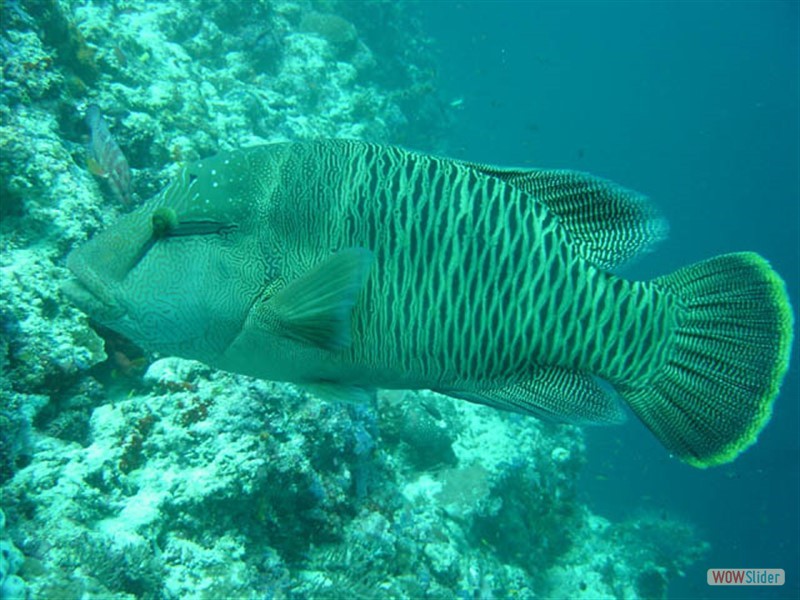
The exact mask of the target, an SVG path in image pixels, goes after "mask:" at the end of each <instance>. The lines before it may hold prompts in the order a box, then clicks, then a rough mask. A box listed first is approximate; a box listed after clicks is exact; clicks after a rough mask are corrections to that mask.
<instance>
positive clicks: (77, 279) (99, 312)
mask: <svg viewBox="0 0 800 600" xmlns="http://www.w3.org/2000/svg"><path fill="white" fill-rule="evenodd" d="M67 267H68V268H69V270H70V271H71V272H72V275H73V276H72V277H71V278H69V279H67V280H66V281H64V282H63V283H62V284H61V291H62V293H63V294H64V295H65V296H66V297H67V298H68V299H69V300H70V301H71V302H72V303H73V304H74V305H75V306H77V307H78V308H79V309H80V310H81V311H83V312H84V313H86V314H87V315H89V316H90V317H92V318H93V319H95V320H96V321H99V322H100V323H103V324H108V323H111V322H113V321H116V320H119V319H120V318H122V317H123V316H124V315H125V313H126V310H125V309H124V308H123V306H122V305H121V304H120V303H119V302H118V301H117V300H116V298H115V296H114V294H113V292H112V290H111V286H109V285H107V284H105V283H104V282H103V279H102V277H100V276H99V275H98V274H97V273H95V272H94V271H93V270H92V269H91V268H89V267H88V266H86V264H85V262H84V261H82V260H80V258H79V254H78V253H76V252H73V253H71V254H70V255H69V256H68V257H67Z"/></svg>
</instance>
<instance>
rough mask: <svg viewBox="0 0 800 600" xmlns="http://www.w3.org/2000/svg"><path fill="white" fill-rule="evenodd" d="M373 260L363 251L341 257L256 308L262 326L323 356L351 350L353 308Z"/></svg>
mask: <svg viewBox="0 0 800 600" xmlns="http://www.w3.org/2000/svg"><path fill="white" fill-rule="evenodd" d="M372 260H373V254H372V252H370V251H369V250H365V249H364V248H347V249H344V250H341V251H339V252H337V253H336V254H334V255H333V256H331V257H330V258H328V259H327V260H325V261H323V262H322V263H320V264H318V265H317V266H315V267H314V268H312V269H311V270H310V271H308V272H307V273H306V274H304V275H302V276H301V277H299V278H297V279H295V280H294V281H292V282H290V283H289V284H288V285H287V286H286V287H285V288H283V289H282V290H280V291H279V292H278V293H277V294H275V296H273V297H272V298H270V299H269V300H268V301H266V302H265V303H264V304H263V305H262V306H260V307H258V309H257V312H258V313H259V317H258V318H259V320H260V321H261V325H262V326H264V327H267V328H268V329H270V330H271V331H272V332H273V333H275V334H276V335H281V336H284V337H287V338H290V339H293V340H296V341H299V342H302V343H305V344H310V345H312V346H317V347H319V348H324V349H325V350H342V349H344V348H347V347H348V346H350V344H351V342H352V332H351V326H352V324H351V316H352V312H353V307H354V306H355V304H356V300H357V299H358V294H359V292H360V291H361V290H362V289H363V287H364V284H365V282H366V280H367V276H368V275H369V270H370V267H371V265H372Z"/></svg>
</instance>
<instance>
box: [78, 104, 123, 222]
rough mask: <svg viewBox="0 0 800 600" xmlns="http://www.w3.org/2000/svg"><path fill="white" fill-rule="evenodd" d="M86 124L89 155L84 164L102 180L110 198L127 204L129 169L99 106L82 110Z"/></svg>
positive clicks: (91, 105) (92, 105)
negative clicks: (111, 196) (109, 193)
mask: <svg viewBox="0 0 800 600" xmlns="http://www.w3.org/2000/svg"><path fill="white" fill-rule="evenodd" d="M85 120H86V125H87V126H88V127H89V132H90V139H89V156H88V158H87V164H88V166H89V171H91V172H92V174H94V175H96V176H97V177H100V178H102V179H104V180H105V181H106V182H107V183H108V187H109V188H110V189H111V193H112V194H113V195H114V198H116V199H117V201H119V202H120V203H121V204H122V205H123V206H129V205H130V204H131V169H130V167H129V166H128V161H127V159H126V158H125V155H124V154H123V153H122V150H120V147H119V145H117V142H116V141H115V140H114V137H113V136H112V135H111V132H110V131H109V130H108V125H107V124H106V121H105V119H104V118H103V113H102V112H101V110H100V107H99V106H97V105H96V104H90V105H89V107H88V108H87V109H86V116H85Z"/></svg>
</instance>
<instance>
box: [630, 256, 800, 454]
mask: <svg viewBox="0 0 800 600" xmlns="http://www.w3.org/2000/svg"><path fill="white" fill-rule="evenodd" d="M655 283H656V285H658V286H660V287H662V288H665V289H668V290H670V291H671V292H672V293H674V294H675V295H676V296H678V298H680V304H681V305H682V311H681V312H682V314H681V315H680V317H679V325H678V328H677V332H676V334H675V336H674V339H673V341H672V348H671V350H670V354H669V356H668V357H667V359H666V362H665V364H664V366H663V367H662V369H661V370H660V371H659V372H658V374H657V375H656V376H655V377H654V378H653V379H652V380H651V381H650V382H649V384H648V385H647V386H643V387H638V388H631V387H627V388H625V387H623V388H621V389H620V392H621V393H622V395H623V397H624V398H625V399H626V400H627V401H628V403H629V404H630V405H631V407H632V408H633V410H634V412H636V414H637V415H638V416H639V418H641V419H642V421H644V423H645V424H646V425H647V426H648V427H649V428H650V429H651V430H652V431H653V433H655V435H656V436H657V437H658V438H659V439H660V440H661V442H662V443H663V444H664V445H665V446H666V447H667V448H668V449H669V450H670V451H671V452H673V453H674V454H675V455H677V456H678V457H679V458H681V459H682V460H684V461H686V462H687V463H689V464H691V465H694V466H696V467H708V466H712V465H718V464H722V463H726V462H730V461H732V460H733V459H734V458H736V456H737V455H739V454H740V453H741V452H743V451H744V450H745V449H746V448H747V447H748V446H750V445H751V444H753V443H755V441H756V438H757V437H758V434H759V432H760V431H761V430H762V429H763V428H764V426H765V425H766V424H767V422H768V421H769V418H770V416H771V414H772V403H773V401H774V400H775V398H776V396H777V395H778V390H779V388H780V385H781V382H782V381H783V376H784V374H785V373H786V369H787V368H788V366H789V352H790V348H791V343H792V329H793V318H792V309H791V306H790V305H789V299H788V296H787V294H786V288H785V284H784V283H783V280H781V278H780V276H779V275H778V274H777V273H775V271H773V270H772V268H771V267H770V266H769V264H768V263H767V261H765V260H764V259H763V258H761V257H760V256H759V255H758V254H754V253H747V252H743V253H738V254H727V255H724V256H718V257H716V258H712V259H709V260H706V261H703V262H700V263H697V264H695V265H692V266H689V267H686V268H684V269H681V270H679V271H677V272H675V273H673V274H671V275H667V276H665V277H661V278H659V279H657V280H656V281H655Z"/></svg>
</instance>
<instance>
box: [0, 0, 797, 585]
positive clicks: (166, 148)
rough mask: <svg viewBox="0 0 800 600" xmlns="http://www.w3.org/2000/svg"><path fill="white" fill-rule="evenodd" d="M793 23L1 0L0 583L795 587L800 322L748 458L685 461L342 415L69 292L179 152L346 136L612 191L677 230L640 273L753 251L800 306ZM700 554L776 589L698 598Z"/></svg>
mask: <svg viewBox="0 0 800 600" xmlns="http://www.w3.org/2000/svg"><path fill="white" fill-rule="evenodd" d="M799 18H800V14H799V13H798V4H797V3H796V2H752V3H750V2H730V3H722V2H707V3H703V2H697V3H694V2H693V3H685V2H674V3H660V2H659V3H628V2H624V3H623V2H619V3H615V2H586V3H555V2H554V3H533V2H531V3H527V2H513V3H512V2H509V3H506V2H424V3H407V2H342V1H335V0H319V1H313V2H300V1H297V2H294V1H285V0H274V1H268V0H243V1H240V2H233V1H224V0H153V1H148V0H117V1H111V0H108V1H100V0H3V1H2V2H0V19H2V21H1V25H2V27H1V30H0V55H1V56H2V60H3V62H2V89H1V90H0V509H2V510H1V511H0V599H3V600H5V599H6V598H24V597H36V598H80V597H90V598H274V599H280V598H352V597H359V598H424V597H435V598H461V599H464V600H466V599H473V598H549V597H553V598H637V597H639V598H664V597H669V598H756V597H757V598H797V597H799V596H800V580H799V579H798V566H800V543H798V537H799V536H800V519H799V518H798V511H799V510H800V508H799V507H800V472H799V471H800V459H799V458H798V457H799V456H800V446H799V444H800V441H799V440H800V435H799V434H800V431H799V428H800V414H798V399H800V389H799V387H798V386H799V385H800V382H798V369H797V367H798V356H797V343H796V342H795V347H794V351H793V356H792V364H791V367H790V370H789V373H788V375H787V377H786V380H785V382H784V385H783V389H782V392H781V395H780V397H779V398H778V400H777V401H776V404H775V410H774V415H773V418H772V421H771V423H770V424H769V425H768V426H767V428H766V429H765V430H764V432H763V433H762V435H761V438H760V440H759V442H758V444H757V445H755V446H754V447H753V448H751V449H750V450H749V451H747V452H746V453H745V454H744V455H742V456H741V457H739V458H738V459H737V460H736V462H734V463H732V464H730V465H726V466H722V467H717V468H714V469H709V470H702V471H701V470H697V469H694V468H692V467H689V466H687V465H684V464H682V463H679V462H678V461H676V460H675V459H672V458H670V457H669V456H668V454H667V453H666V452H665V451H664V449H663V448H662V447H661V446H660V445H659V444H658V442H657V441H656V440H655V439H654V438H653V437H652V436H651V435H650V434H649V432H648V431H647V430H646V429H645V428H644V426H642V425H641V424H640V423H639V422H638V421H637V420H636V419H635V418H630V419H628V422H627V423H626V424H624V425H623V426H619V427H613V428H584V429H580V428H577V427H572V426H566V425H553V424H548V423H541V422H539V421H536V420H534V419H529V418H523V417H520V416H518V415H509V414H504V413H499V412H497V411H493V410H491V409H489V408H485V407H480V406H473V405H469V404H466V403H464V402H460V401H454V400H451V399H448V398H445V397H442V396H437V395H435V394H433V393H427V392H419V393H416V392H415V393H411V392H409V393H406V392H398V391H393V392H379V393H378V395H377V398H376V399H375V402H374V403H371V404H368V405H362V406H350V405H339V404H333V403H327V402H323V401H320V400H318V399H317V398H315V397H313V396H311V395H309V394H307V393H305V392H303V391H301V390H298V389H297V388H294V387H293V386H289V385H282V384H274V383H270V382H262V381H255V380H251V379H248V378H246V377H240V376H235V375H230V374H226V373H221V372H216V371H213V370H212V369H209V368H208V367H205V366H204V365H201V364H199V363H194V362H192V361H186V360H180V359H174V358H170V357H157V356H153V355H150V354H147V353H145V352H143V351H142V350H140V349H138V348H136V347H135V346H133V345H132V344H130V342H128V341H127V340H124V339H122V338H120V337H119V336H117V335H116V334H114V333H113V332H110V331H108V330H104V329H103V328H102V327H100V326H98V325H97V324H94V323H92V322H90V321H89V320H88V319H87V318H86V317H85V316H84V315H83V314H82V313H80V312H79V311H78V310H77V309H75V308H74V307H72V306H71V305H69V303H68V302H67V301H66V300H65V298H64V297H63V296H62V294H61V292H60V285H61V283H62V282H63V281H64V280H65V279H66V278H67V271H66V268H65V265H64V259H65V256H66V254H67V253H68V252H69V250H70V249H71V248H73V247H74V246H75V245H77V244H79V243H81V242H82V241H83V240H85V239H86V238H87V237H90V236H91V235H92V234H94V233H95V232H97V231H99V230H100V229H102V228H103V226H104V224H108V223H110V222H112V221H113V220H114V219H115V218H116V217H117V216H119V215H120V214H123V213H125V212H127V211H129V210H130V209H131V207H132V205H136V204H138V203H139V202H141V201H142V200H143V199H146V198H149V197H150V196H152V195H154V194H156V193H157V192H158V191H159V190H160V189H161V188H163V187H164V185H166V183H167V182H169V181H170V179H171V178H172V177H173V176H174V175H175V173H176V172H177V169H178V167H179V165H180V164H181V163H184V162H186V161H189V160H195V159H197V158H201V157H205V156H208V155H211V154H214V153H216V152H219V151H223V150H229V149H233V148H237V147H242V146H248V145H254V144H259V143H268V142H271V141H278V140H302V139H314V138H319V137H334V136H337V137H355V138H360V139H365V140H369V141H374V142H379V143H393V144H399V145H403V146H406V147H409V148H413V149H416V150H420V151H424V152H429V153H438V154H445V155H449V156H453V157H456V158H463V159H468V160H473V161H485V162H490V163H493V164H502V165H514V166H523V167H524V166H537V167H557V168H573V169H580V170H585V171H588V172H591V173H594V174H596V175H601V176H604V177H608V178H610V179H612V180H615V181H617V182H619V183H620V184H623V185H625V186H628V187H630V188H633V189H636V190H638V191H641V192H643V193H646V194H648V195H649V196H651V197H652V199H653V200H654V202H655V203H656V204H657V205H658V206H659V207H660V208H661V209H662V210H663V211H664V213H665V215H666V216H667V218H668V220H669V222H670V225H671V234H670V237H669V239H668V240H667V241H666V242H665V243H663V244H661V245H660V246H659V247H658V248H657V249H656V251H655V252H654V253H653V254H650V255H648V256H647V257H645V258H644V259H643V260H641V261H639V262H637V263H636V264H634V265H632V266H630V267H627V268H626V270H625V271H624V274H625V275H626V276H628V277H631V278H641V279H649V278H652V277H654V276H657V275H660V274H663V273H667V272H670V271H673V270H675V269H677V268H679V267H681V266H684V265H687V264H689V263H692V262H695V261H698V260H701V259H703V258H707V257H710V256H712V255H715V254H720V253H724V252H731V251H738V250H753V251H757V252H759V253H761V254H762V255H764V256H765V257H767V258H768V259H769V260H770V261H771V263H772V264H773V266H774V267H775V268H776V270H777V271H778V272H779V273H780V274H781V275H782V276H783V277H784V278H785V280H786V282H787V286H788V289H789V294H790V297H791V299H792V301H793V304H794V306H795V310H796V308H797V306H798V302H800V232H799V231H798V230H799V229H800V214H799V205H800V204H799V203H800V201H799V200H798V199H800V184H799V183H798V179H799V178H800V169H799V168H798V162H799V161H800V149H799V148H798V146H799V142H798V140H799V139H800V124H799V123H798V106H800V87H799V86H800V81H799V78H798V70H799V69H800V60H799V58H798V56H799V55H800V45H799V42H798V39H800V36H799V35H798V29H799V25H798V19H799ZM92 105H96V106H97V107H99V112H98V111H97V110H96V109H91V110H90V107H91V106H92ZM87 112H89V113H90V114H91V115H92V118H90V119H88V120H87V118H86V117H87ZM98 147H99V150H98ZM120 156H122V158H121V157H120ZM123 164H124V166H123ZM128 179H129V180H130V183H129V184H127V183H126V182H127V180H128ZM121 187H125V190H124V192H123V191H120V190H121ZM711 567H715V568H719V567H731V568H737V567H756V568H783V569H785V571H786V576H787V583H786V585H784V586H781V587H747V588H730V587H726V588H712V587H709V586H707V585H706V570H707V569H708V568H711Z"/></svg>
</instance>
